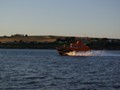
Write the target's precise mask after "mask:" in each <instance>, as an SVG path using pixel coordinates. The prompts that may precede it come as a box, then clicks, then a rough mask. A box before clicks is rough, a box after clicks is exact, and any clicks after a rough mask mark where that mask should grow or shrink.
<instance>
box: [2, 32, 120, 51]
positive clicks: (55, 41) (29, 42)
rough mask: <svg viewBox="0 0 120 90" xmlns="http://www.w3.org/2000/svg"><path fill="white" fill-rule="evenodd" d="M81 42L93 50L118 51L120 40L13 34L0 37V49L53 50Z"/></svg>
mask: <svg viewBox="0 0 120 90" xmlns="http://www.w3.org/2000/svg"><path fill="white" fill-rule="evenodd" d="M77 40H82V41H83V42H84V43H85V44H86V45H88V46H89V47H90V48H91V49H94V50H101V49H106V50H120V39H109V38H90V37H70V36H69V37H68V36H28V35H27V34H26V35H22V34H15V35H11V36H9V37H8V36H3V37H0V48H12V49H13V48H15V49H16V48H19V49H21V48H22V49H55V48H56V47H58V46H61V45H64V44H66V45H69V44H70V43H73V42H76V41H77Z"/></svg>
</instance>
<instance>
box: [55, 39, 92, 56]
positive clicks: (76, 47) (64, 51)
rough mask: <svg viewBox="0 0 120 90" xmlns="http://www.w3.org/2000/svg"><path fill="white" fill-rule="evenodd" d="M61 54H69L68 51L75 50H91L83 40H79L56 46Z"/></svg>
mask: <svg viewBox="0 0 120 90" xmlns="http://www.w3.org/2000/svg"><path fill="white" fill-rule="evenodd" d="M56 49H57V51H58V53H59V54H60V55H68V54H67V53H69V52H72V51H75V52H87V51H90V50H91V49H90V47H88V46H87V45H85V44H84V43H83V42H82V41H77V42H76V43H70V45H69V46H66V45H63V46H61V47H57V48H56Z"/></svg>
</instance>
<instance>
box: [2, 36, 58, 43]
mask: <svg viewBox="0 0 120 90" xmlns="http://www.w3.org/2000/svg"><path fill="white" fill-rule="evenodd" d="M54 41H56V38H55V37H50V36H27V37H25V36H24V37H0V42H1V43H6V42H54Z"/></svg>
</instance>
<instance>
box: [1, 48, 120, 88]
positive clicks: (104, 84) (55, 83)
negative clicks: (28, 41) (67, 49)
mask: <svg viewBox="0 0 120 90" xmlns="http://www.w3.org/2000/svg"><path fill="white" fill-rule="evenodd" d="M93 53H94V55H93ZM0 90H120V51H94V52H92V56H76V57H74V56H59V55H58V53H57V51H56V50H32V49H31V50H30V49H22V50H20V49H0Z"/></svg>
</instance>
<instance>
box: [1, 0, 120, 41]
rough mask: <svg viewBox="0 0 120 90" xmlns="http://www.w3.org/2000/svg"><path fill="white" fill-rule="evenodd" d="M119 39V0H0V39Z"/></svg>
mask: <svg viewBox="0 0 120 90" xmlns="http://www.w3.org/2000/svg"><path fill="white" fill-rule="evenodd" d="M13 34H28V35H60V36H78V37H100V38H118V39H120V0H0V36H4V35H8V36H10V35H13Z"/></svg>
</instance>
